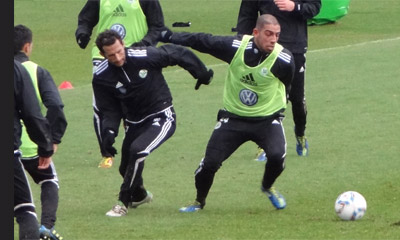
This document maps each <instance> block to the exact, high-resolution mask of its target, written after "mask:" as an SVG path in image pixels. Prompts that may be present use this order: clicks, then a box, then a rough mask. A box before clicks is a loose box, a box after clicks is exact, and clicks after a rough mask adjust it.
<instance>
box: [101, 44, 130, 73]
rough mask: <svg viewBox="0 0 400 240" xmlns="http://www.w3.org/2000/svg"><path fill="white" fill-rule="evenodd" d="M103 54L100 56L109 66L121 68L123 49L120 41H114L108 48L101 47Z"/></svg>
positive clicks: (123, 55)
mask: <svg viewBox="0 0 400 240" xmlns="http://www.w3.org/2000/svg"><path fill="white" fill-rule="evenodd" d="M103 50H104V53H103V54H102V55H103V56H104V57H105V58H107V60H108V62H110V63H111V64H113V65H115V66H117V67H122V65H124V63H125V47H124V44H123V43H121V42H120V41H118V40H117V41H115V43H114V44H112V45H109V46H103Z"/></svg>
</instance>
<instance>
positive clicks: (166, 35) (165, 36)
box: [159, 27, 173, 43]
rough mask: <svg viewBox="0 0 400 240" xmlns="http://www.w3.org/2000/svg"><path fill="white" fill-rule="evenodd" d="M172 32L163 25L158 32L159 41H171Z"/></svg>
mask: <svg viewBox="0 0 400 240" xmlns="http://www.w3.org/2000/svg"><path fill="white" fill-rule="evenodd" d="M172 34H173V32H172V31H171V30H169V28H167V27H164V29H163V30H162V31H161V33H160V39H159V41H160V42H164V43H169V42H170V41H171V37H172Z"/></svg>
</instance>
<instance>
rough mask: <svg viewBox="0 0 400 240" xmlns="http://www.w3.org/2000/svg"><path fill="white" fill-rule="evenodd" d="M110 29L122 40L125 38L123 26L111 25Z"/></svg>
mask: <svg viewBox="0 0 400 240" xmlns="http://www.w3.org/2000/svg"><path fill="white" fill-rule="evenodd" d="M110 29H111V30H114V31H116V32H117V33H118V34H119V35H120V36H121V38H122V39H124V38H125V35H126V30H125V27H124V25H122V24H119V23H116V24H114V25H112V26H111V28H110Z"/></svg>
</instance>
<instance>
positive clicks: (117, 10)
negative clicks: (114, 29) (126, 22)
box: [113, 4, 126, 17]
mask: <svg viewBox="0 0 400 240" xmlns="http://www.w3.org/2000/svg"><path fill="white" fill-rule="evenodd" d="M113 17H126V13H125V12H124V8H123V7H122V5H121V4H119V5H118V7H116V8H115V9H114V13H113Z"/></svg>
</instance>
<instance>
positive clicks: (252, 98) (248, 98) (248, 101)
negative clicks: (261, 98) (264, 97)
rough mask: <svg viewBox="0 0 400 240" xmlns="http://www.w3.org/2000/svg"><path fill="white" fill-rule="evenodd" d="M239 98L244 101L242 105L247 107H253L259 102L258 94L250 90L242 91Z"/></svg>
mask: <svg viewBox="0 0 400 240" xmlns="http://www.w3.org/2000/svg"><path fill="white" fill-rule="evenodd" d="M239 98H240V101H242V103H243V104H244V105H247V106H253V105H254V104H256V103H257V102H258V97H257V94H256V93H255V92H253V91H251V90H248V89H242V90H240V93H239Z"/></svg>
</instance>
